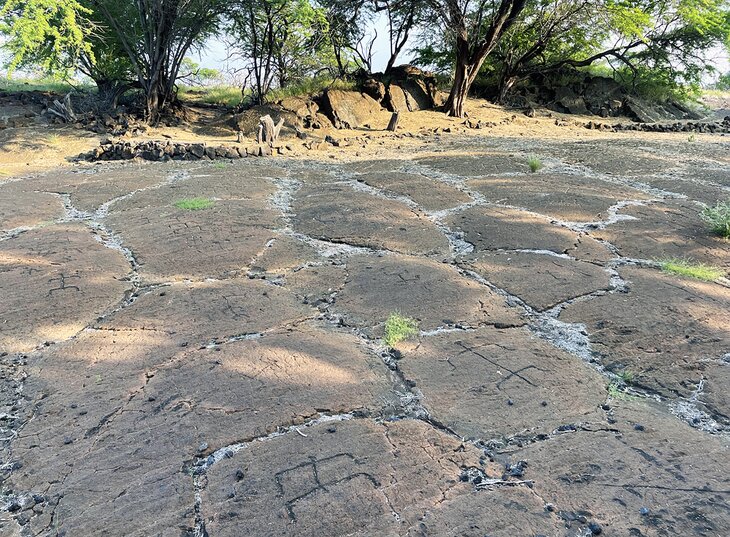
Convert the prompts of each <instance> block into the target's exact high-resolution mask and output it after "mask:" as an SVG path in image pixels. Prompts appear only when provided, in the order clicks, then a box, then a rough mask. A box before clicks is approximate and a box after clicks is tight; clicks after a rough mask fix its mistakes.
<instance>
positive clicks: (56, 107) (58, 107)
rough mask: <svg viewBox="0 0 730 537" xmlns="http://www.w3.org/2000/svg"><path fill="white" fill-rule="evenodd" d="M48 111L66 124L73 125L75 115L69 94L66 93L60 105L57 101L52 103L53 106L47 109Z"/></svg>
mask: <svg viewBox="0 0 730 537" xmlns="http://www.w3.org/2000/svg"><path fill="white" fill-rule="evenodd" d="M48 111H49V112H51V113H52V114H55V115H57V116H58V117H60V118H61V119H63V120H64V121H65V122H66V123H74V122H75V121H76V119H77V118H76V114H74V111H73V108H72V106H71V93H68V94H67V95H66V97H64V99H63V103H61V102H60V101H59V100H58V99H56V100H54V101H53V105H52V106H49V107H48Z"/></svg>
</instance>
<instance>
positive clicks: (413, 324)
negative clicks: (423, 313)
mask: <svg viewBox="0 0 730 537" xmlns="http://www.w3.org/2000/svg"><path fill="white" fill-rule="evenodd" d="M417 334H418V321H416V320H415V319H411V318H410V317H405V316H403V315H401V314H400V313H397V312H396V313H391V314H390V316H389V317H388V319H387V320H386V321H385V338H384V341H385V344H386V345H387V346H388V347H393V346H395V345H397V344H398V343H399V342H401V341H403V340H404V339H408V338H410V337H413V336H415V335H417Z"/></svg>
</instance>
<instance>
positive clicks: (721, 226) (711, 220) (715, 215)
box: [700, 200, 730, 239]
mask: <svg viewBox="0 0 730 537" xmlns="http://www.w3.org/2000/svg"><path fill="white" fill-rule="evenodd" d="M700 218H702V220H704V221H705V222H706V223H707V224H708V225H709V226H710V229H711V230H712V232H713V233H717V234H718V235H720V236H721V237H725V238H726V239H727V238H730V200H727V201H718V202H717V205H715V206H714V207H706V208H705V209H704V210H703V211H702V212H701V213H700Z"/></svg>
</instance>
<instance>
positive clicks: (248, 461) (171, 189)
mask: <svg viewBox="0 0 730 537" xmlns="http://www.w3.org/2000/svg"><path fill="white" fill-rule="evenodd" d="M524 121H528V119H527V118H525V119H524ZM551 121H552V120H551ZM510 128H514V135H511V134H512V133H513V131H509V132H507V133H503V135H502V136H499V137H494V136H485V135H484V134H482V133H471V134H470V135H466V134H456V133H454V134H452V135H448V136H447V135H442V134H440V133H439V134H428V133H421V134H420V135H419V137H417V138H404V139H398V141H397V142H392V141H391V142H388V143H385V142H382V141H381V142H380V143H376V142H374V143H372V144H370V145H367V146H363V147H354V148H349V149H348V148H344V149H341V150H338V152H337V153H336V154H333V155H331V156H333V157H335V158H329V157H328V156H327V157H325V156H321V157H320V156H316V155H317V154H316V153H315V154H314V156H313V155H312V154H306V153H305V154H304V155H300V156H299V157H297V158H284V157H275V158H274V157H272V158H264V159H255V158H247V159H243V160H237V161H235V162H221V161H216V162H202V161H201V162H169V163H146V164H145V163H139V162H132V163H127V164H108V163H107V164H97V165H85V166H80V167H77V168H66V169H60V170H56V171H52V172H49V173H44V174H40V175H26V176H14V177H6V178H4V182H2V183H0V229H2V231H1V232H0V293H1V295H0V296H2V305H3V307H2V311H1V312H0V363H1V371H2V373H1V376H0V381H1V384H0V389H1V390H2V391H1V392H0V403H2V409H0V420H1V424H2V447H3V451H2V479H3V485H2V512H0V533H1V534H2V535H8V536H31V535H32V536H36V535H38V536H61V535H65V536H69V537H70V536H91V535H110V536H157V535H164V536H168V535H169V536H196V537H202V536H205V535H208V536H210V537H222V536H229V535H230V536H241V535H252V536H254V535H255V536H264V535H272V536H273V535H279V536H298V537H299V536H308V535H311V536H323V535H332V536H335V535H337V536H339V535H361V536H380V535H382V536H393V535H402V536H413V537H415V536H447V535H448V536H484V535H489V536H505V537H507V536H509V537H514V536H539V535H543V536H551V537H552V536H571V537H577V536H587V535H599V534H602V535H617V536H619V535H620V536H625V535H628V536H635V537H638V536H646V537H649V536H652V537H653V536H657V537H658V536H674V535H702V536H721V535H726V534H727V528H728V527H730V507H729V505H730V502H729V500H730V478H729V477H728V476H730V457H729V454H730V451H728V447H729V444H730V442H729V438H730V398H729V396H728V386H730V313H728V312H730V287H729V285H730V283H729V282H727V280H722V279H721V280H719V281H717V282H713V283H708V282H700V281H697V280H691V279H685V278H679V277H676V276H671V275H667V274H664V273H662V272H661V271H660V270H659V269H658V264H657V260H660V259H664V258H668V257H691V258H692V259H694V260H697V261H702V262H705V263H708V264H712V265H716V266H721V267H723V268H724V269H725V270H726V271H730V244H729V243H728V242H726V241H723V240H722V239H720V238H717V237H714V236H712V235H710V234H709V233H708V232H707V230H706V228H705V226H704V224H703V223H702V222H701V220H700V219H699V218H698V212H699V211H700V210H701V208H702V206H703V204H714V203H715V201H717V200H719V199H727V198H730V146H728V144H727V142H726V141H725V140H724V139H723V138H721V137H720V136H705V135H698V136H697V139H696V140H694V141H691V142H690V141H688V140H687V138H686V135H683V136H681V137H680V136H677V135H656V134H648V133H615V134H610V135H609V134H604V135H601V136H599V135H598V134H596V135H592V134H591V135H588V134H586V131H585V129H582V128H581V129H578V128H576V129H574V130H572V131H570V132H569V133H567V134H564V135H563V136H561V137H559V138H556V137H542V136H539V135H536V134H535V133H532V134H530V133H529V132H527V134H526V135H525V132H521V133H520V132H519V131H520V129H519V128H518V127H516V126H514V125H513V126H512V127H510ZM518 134H519V135H518ZM591 136H593V137H591ZM396 144H398V145H397V146H396ZM348 151H349V152H348ZM530 155H536V156H539V157H540V159H541V161H542V163H543V164H544V168H543V169H541V170H540V171H539V172H537V173H534V174H532V173H530V172H529V169H528V167H527V159H528V156H530ZM198 197H203V198H206V199H208V200H211V201H212V204H211V205H210V206H209V207H207V208H204V209H200V210H194V211H191V210H185V209H181V208H177V207H176V206H175V203H176V202H178V201H180V200H185V199H190V198H198ZM396 311H397V312H400V313H402V314H404V315H407V316H411V317H415V318H417V319H418V320H419V322H420V335H419V336H418V337H417V338H416V339H414V340H412V341H406V342H404V343H401V344H399V345H398V346H397V348H396V349H395V350H389V349H387V348H386V347H385V345H384V344H383V342H382V336H383V326H384V321H385V320H386V318H387V317H388V316H389V315H390V314H391V313H393V312H396Z"/></svg>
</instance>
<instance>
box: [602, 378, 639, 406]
mask: <svg viewBox="0 0 730 537" xmlns="http://www.w3.org/2000/svg"><path fill="white" fill-rule="evenodd" d="M606 391H607V392H608V396H609V397H610V398H611V399H621V400H623V401H631V400H632V399H636V396H634V395H631V394H630V393H627V392H626V385H625V384H623V383H621V382H618V381H614V382H611V383H610V384H609V385H608V386H606Z"/></svg>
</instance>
